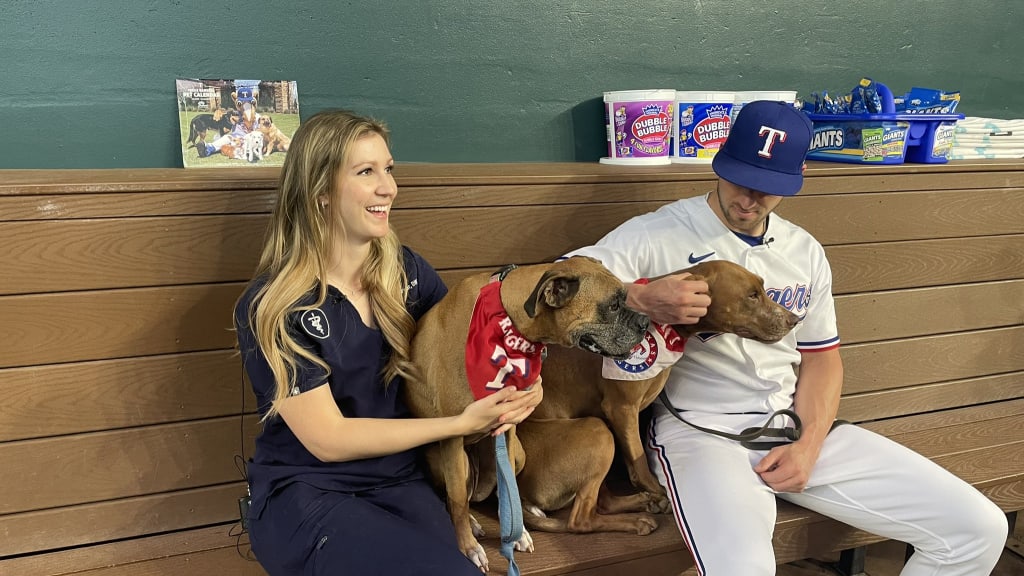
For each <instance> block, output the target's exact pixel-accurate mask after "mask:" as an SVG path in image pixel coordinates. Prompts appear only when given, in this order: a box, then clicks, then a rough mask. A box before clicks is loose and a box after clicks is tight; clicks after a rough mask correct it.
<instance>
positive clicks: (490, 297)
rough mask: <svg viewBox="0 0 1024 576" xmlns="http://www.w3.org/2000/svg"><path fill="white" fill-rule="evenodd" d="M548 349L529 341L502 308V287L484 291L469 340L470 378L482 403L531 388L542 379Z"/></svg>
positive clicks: (493, 284) (494, 285) (492, 286)
mask: <svg viewBox="0 0 1024 576" xmlns="http://www.w3.org/2000/svg"><path fill="white" fill-rule="evenodd" d="M545 348H546V346H545V345H544V344H538V343H535V342H531V341H530V340H527V339H526V338H525V337H523V335H522V334H521V333H520V332H519V330H516V327H515V326H513V325H512V319H511V318H509V317H508V314H507V313H506V312H505V308H504V307H503V306H502V305H501V283H500V282H491V283H489V284H487V285H486V286H484V287H483V288H481V289H480V294H479V295H478V296H477V299H476V306H475V307H474V308H473V317H472V318H471V319H470V321H469V336H468V337H467V339H466V376H467V377H468V378H469V386H470V388H471V389H472V390H473V396H474V397H475V398H477V399H478V400H479V399H480V398H483V397H484V396H487V395H489V394H492V393H494V392H496V391H498V390H501V389H502V388H504V387H506V386H513V385H514V386H515V387H516V388H519V389H520V390H525V389H527V388H529V387H530V386H531V385H532V384H533V383H534V381H536V380H537V377H538V376H539V375H540V368H541V361H542V360H543V354H544V351H545Z"/></svg>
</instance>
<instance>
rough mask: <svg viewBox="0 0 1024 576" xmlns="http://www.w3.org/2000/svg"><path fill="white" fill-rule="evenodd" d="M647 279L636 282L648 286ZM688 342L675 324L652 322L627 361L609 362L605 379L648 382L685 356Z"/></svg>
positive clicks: (602, 373)
mask: <svg viewBox="0 0 1024 576" xmlns="http://www.w3.org/2000/svg"><path fill="white" fill-rule="evenodd" d="M648 282H649V280H648V279H647V278H641V279H639V280H637V281H636V283H637V284H647V283H648ZM685 347H686V339H685V338H683V337H682V336H680V335H679V334H678V333H677V332H676V331H675V329H674V328H672V325H671V324H656V323H654V322H651V324H650V326H649V327H648V328H647V334H645V335H644V339H643V340H641V341H640V343H639V344H637V345H636V346H635V347H633V350H632V351H630V353H629V358H626V359H625V360H613V359H611V358H605V359H604V364H602V365H601V375H602V376H604V377H605V378H608V379H609V380H646V379H648V378H653V377H655V376H657V375H658V374H660V373H661V371H662V370H664V369H665V368H668V367H669V366H672V365H673V364H675V363H676V361H677V360H679V357H680V356H682V355H683V349H684V348H685Z"/></svg>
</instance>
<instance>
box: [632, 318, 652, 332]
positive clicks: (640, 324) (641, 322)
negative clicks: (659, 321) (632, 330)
mask: <svg viewBox="0 0 1024 576" xmlns="http://www.w3.org/2000/svg"><path fill="white" fill-rule="evenodd" d="M635 321H636V327H637V329H638V330H639V331H641V332H643V331H645V330H647V327H648V326H650V325H651V319H650V318H648V317H647V316H645V315H643V314H640V313H637V314H636V320H635Z"/></svg>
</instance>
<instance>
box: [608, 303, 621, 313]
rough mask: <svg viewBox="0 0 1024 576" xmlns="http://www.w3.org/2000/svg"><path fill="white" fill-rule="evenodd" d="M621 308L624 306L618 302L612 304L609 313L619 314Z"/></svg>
mask: <svg viewBox="0 0 1024 576" xmlns="http://www.w3.org/2000/svg"><path fill="white" fill-rule="evenodd" d="M620 308H622V305H621V304H619V303H618V302H617V301H616V302H612V303H611V304H609V305H608V311H609V312H611V313H612V314H617V313H618V311H619V309H620Z"/></svg>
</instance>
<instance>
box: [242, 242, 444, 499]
mask: <svg viewBox="0 0 1024 576" xmlns="http://www.w3.org/2000/svg"><path fill="white" fill-rule="evenodd" d="M404 262H405V271H406V275H407V277H408V281H409V294H408V298H407V299H406V309H407V310H408V311H409V313H410V314H411V315H412V317H413V318H414V319H416V320H417V321H418V320H419V319H420V317H421V316H423V314H425V313H426V311H427V310H429V309H430V308H431V307H432V306H433V305H434V304H436V303H437V302H438V301H440V300H441V298H442V297H444V295H445V294H446V293H447V292H448V289H447V288H446V287H445V285H444V282H442V281H441V278H440V277H439V276H438V275H437V272H436V271H435V270H434V269H433V268H432V267H431V266H430V264H428V263H427V261H426V260H424V259H423V258H422V257H421V256H420V255H419V254H416V253H415V252H413V251H412V250H410V249H409V248H404ZM265 282H266V279H265V278H264V279H258V280H256V281H254V282H253V283H252V285H250V286H249V288H248V289H247V290H246V292H245V294H244V296H243V297H242V298H241V299H240V300H239V302H238V304H237V306H236V307H235V326H236V328H237V331H238V344H239V350H240V352H241V355H242V363H243V365H244V367H245V371H246V374H248V376H249V380H250V382H251V383H252V387H253V391H254V392H255V394H256V400H257V406H258V407H259V413H260V415H261V416H262V415H264V414H266V412H267V410H268V409H269V408H270V405H271V402H272V399H273V398H274V377H273V374H272V373H271V371H270V365H269V364H268V363H267V360H266V358H265V357H264V356H263V352H262V351H261V350H260V348H259V346H258V345H257V344H256V339H255V335H254V334H253V331H252V328H251V327H250V325H249V319H248V317H247V316H248V314H247V312H248V309H249V304H250V302H251V301H252V299H253V297H254V296H255V294H256V291H257V290H258V289H259V287H260V286H262V285H263V284H264V283H265ZM315 298H316V294H315V293H310V294H309V295H308V296H307V297H306V298H305V299H304V300H303V303H307V302H308V303H312V302H315ZM289 329H290V331H291V335H292V336H293V337H294V338H295V339H296V341H297V342H298V343H299V344H300V345H301V346H304V347H305V348H306V349H308V350H310V351H312V352H313V353H314V354H316V355H317V356H319V357H320V358H322V359H323V360H324V361H326V362H327V365H328V366H330V367H331V374H330V376H326V375H325V373H324V371H323V370H322V369H321V368H319V367H317V366H316V365H314V364H312V363H309V362H307V361H304V360H302V359H299V360H300V373H299V376H298V378H297V382H296V387H297V388H298V392H299V393H301V392H306V391H308V390H311V389H313V388H316V387H317V386H321V385H323V384H325V383H327V384H329V385H330V387H331V394H332V396H334V401H335V402H336V403H337V404H338V408H340V409H341V413H342V414H344V415H345V416H346V417H349V418H407V417H409V416H410V414H409V410H408V408H407V407H406V406H405V403H404V402H403V400H402V395H401V393H400V389H399V387H400V386H401V385H402V384H403V382H401V381H400V380H399V379H397V378H396V379H395V380H394V381H392V382H391V383H390V384H389V385H388V386H387V387H386V388H385V386H384V382H383V379H382V376H381V369H382V368H383V367H384V365H385V364H386V363H387V360H388V357H389V355H390V353H391V348H390V346H389V345H388V344H387V342H386V341H385V340H384V337H383V335H382V334H381V332H380V330H378V329H374V328H369V327H367V326H366V325H365V324H363V321H362V318H361V317H360V316H359V312H358V311H356V309H355V307H353V306H352V304H351V303H349V301H348V300H347V299H346V298H345V296H344V295H343V294H342V293H341V292H340V291H339V290H338V289H336V288H335V287H333V286H328V287H327V299H326V300H325V301H324V303H323V304H322V305H321V306H320V308H318V309H315V310H306V311H298V312H294V313H293V314H292V316H291V317H290V318H289ZM293 393H295V389H294V388H293ZM417 457H418V454H417V449H412V450H406V451H404V452H399V453H397V454H390V455H387V456H380V457H376V458H365V459H362V460H353V461H349V462H321V461H320V460H318V459H317V458H316V457H315V456H313V454H311V453H310V452H309V451H308V450H307V449H306V447H305V446H303V445H302V443H301V442H299V439H298V438H296V437H295V434H293V433H292V431H291V429H290V428H288V426H287V424H285V422H284V420H283V419H282V418H281V417H280V416H275V417H273V418H271V419H269V420H267V421H265V422H264V425H263V430H262V432H261V433H260V434H259V436H258V437H257V438H256V453H255V454H254V455H253V458H252V460H251V461H250V462H249V465H248V468H247V472H248V480H249V488H250V491H251V497H252V506H251V509H250V514H252V515H253V516H254V517H256V518H258V517H259V516H260V514H261V513H262V511H263V507H264V506H265V505H266V500H267V498H269V497H270V496H271V495H272V494H273V493H274V492H275V491H277V490H279V489H281V488H283V487H284V486H286V485H288V484H290V483H292V482H297V481H299V482H305V483H307V484H311V485H313V486H316V487H318V488H321V489H324V490H332V491H342V492H358V491H361V490H368V489H372V488H376V487H380V486H387V485H392V484H398V483H401V482H406V481H409V480H411V479H416V478H421V477H422V476H423V473H422V470H421V467H420V466H419V465H418V463H417Z"/></svg>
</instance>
